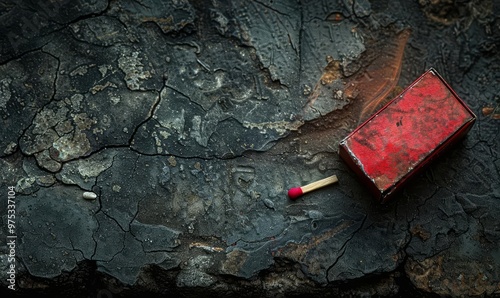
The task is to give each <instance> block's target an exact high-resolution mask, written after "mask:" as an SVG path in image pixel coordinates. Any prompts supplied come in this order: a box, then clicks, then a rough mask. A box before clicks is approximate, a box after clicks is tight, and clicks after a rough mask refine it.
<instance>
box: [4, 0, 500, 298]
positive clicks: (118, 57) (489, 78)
mask: <svg viewBox="0 0 500 298" xmlns="http://www.w3.org/2000/svg"><path fill="white" fill-rule="evenodd" d="M70 6H71V7H70ZM457 7H458V8H457V9H459V11H456V10H453V9H451V8H450V6H449V3H447V1H434V2H433V3H430V2H428V1H427V2H426V1H420V2H418V3H417V2H415V3H410V2H408V3H407V2H396V1H391V2H384V1H365V0H359V1H351V0H343V1H315V2H314V3H313V2H312V1H295V2H293V3H292V2H290V1H285V0H274V1H268V0H255V1H232V2H231V1H225V0H222V1H219V0H217V1H211V2H207V1H184V0H179V1H169V2H164V3H156V2H155V1H150V0H139V1H136V0H126V1H93V2H92V3H85V4H84V3H83V2H82V1H76V2H75V3H71V5H70V3H69V2H67V1H55V2H54V1H52V2H47V3H34V2H33V1H17V2H16V1H4V2H3V5H0V24H1V25H2V26H0V33H3V34H0V114H1V116H2V131H1V133H0V141H1V142H0V144H2V147H1V148H0V168H1V170H0V181H1V183H0V184H2V186H3V187H4V189H7V187H8V186H15V187H16V232H17V236H18V238H17V239H18V243H17V244H18V247H16V253H17V255H16V257H17V262H16V268H19V271H18V274H17V275H16V279H17V280H16V282H17V285H18V286H19V288H18V290H19V295H21V296H28V297H31V296H40V295H41V294H47V295H50V293H64V294H68V295H66V296H78V295H80V296H81V295H83V296H85V297H91V296H95V295H98V296H99V295H100V294H103V293H105V292H99V291H101V290H103V291H104V290H107V291H109V293H112V294H116V295H124V296H134V297H135V296H137V295H138V294H139V295H153V296H155V295H166V294H172V295H170V296H199V295H197V294H203V295H205V296H207V295H208V296H220V295H221V294H225V293H228V292H229V293H237V294H239V295H243V296H251V297H253V296H262V295H265V296H266V297H281V296H289V295H304V294H309V295H311V294H313V295H317V296H319V297H331V296H355V297H360V296H394V295H396V296H425V295H441V296H496V295H498V294H499V293H500V289H499V288H498V284H499V280H500V272H499V270H498V268H500V266H499V264H500V257H499V255H500V251H499V249H498V247H497V246H498V245H497V243H498V242H499V237H500V234H499V230H500V227H499V224H498V218H499V216H500V214H499V208H498V204H497V202H498V199H499V198H500V192H499V190H500V185H499V181H500V174H499V169H500V163H499V161H500V159H499V154H498V152H499V149H498V145H499V142H498V139H499V138H498V135H499V127H500V126H499V125H498V120H496V119H494V117H493V116H492V115H491V114H490V115H485V114H483V113H482V110H483V108H485V107H489V108H491V109H494V108H495V107H496V106H497V105H498V104H499V103H500V101H499V97H498V94H497V92H496V90H495V86H497V85H498V84H496V82H498V75H497V74H498V70H499V68H498V65H500V64H499V58H498V57H499V55H498V46H496V45H497V44H499V40H500V35H499V32H500V30H496V29H498V24H499V18H498V16H497V15H495V14H494V12H495V11H498V10H499V4H498V3H497V2H494V1H490V0H484V1H483V0H469V1H465V2H464V3H461V4H460V5H459V6H457ZM471 7H473V9H472V8H471ZM450 9H451V10H450ZM445 18H446V19H447V20H448V21H449V22H447V21H446V20H445ZM429 41H432V42H429ZM429 66H433V67H435V68H437V69H438V71H439V72H440V73H442V74H443V76H445V77H446V79H447V81H448V82H449V83H450V85H451V86H452V87H453V88H454V89H455V90H456V91H457V93H458V95H459V96H460V97H461V98H462V99H463V100H464V101H465V102H466V103H467V104H468V105H469V106H470V107H471V108H472V110H473V111H474V112H475V113H476V114H477V115H478V116H479V117H478V120H477V123H476V125H475V126H474V127H473V128H472V130H471V131H470V133H469V134H468V135H467V136H466V138H465V139H464V140H463V141H462V142H460V143H458V144H457V146H456V148H454V149H453V150H451V151H449V153H447V154H446V155H444V156H443V157H442V158H441V159H440V160H436V161H435V162H434V163H433V164H432V165H431V166H430V168H429V169H428V170H427V171H425V172H423V173H422V174H421V175H420V176H419V177H416V179H415V180H414V182H412V184H411V185H408V187H406V188H405V189H404V190H403V191H402V192H401V194H400V195H399V196H398V197H397V198H395V200H394V201H393V202H392V203H390V204H388V205H384V206H379V205H378V204H376V203H375V202H374V201H373V200H372V199H371V197H370V196H369V193H368V192H367V191H366V189H365V188H364V187H363V185H361V184H360V183H359V182H358V181H357V180H356V178H355V175H354V174H353V173H352V172H350V170H349V169H348V168H347V167H346V166H345V164H344V163H343V162H342V161H341V160H340V159H339V158H338V155H337V149H336V148H337V147H338V146H337V145H338V142H339V140H341V139H342V138H343V137H345V136H346V135H347V133H349V132H350V131H351V130H352V129H353V128H354V127H356V125H357V123H359V122H362V121H363V118H364V117H367V116H369V114H370V113H371V110H370V109H368V111H367V109H366V107H367V106H368V107H372V108H373V109H376V107H377V106H380V105H383V104H384V102H385V101H386V100H388V99H390V98H391V97H394V96H397V94H398V92H399V91H398V90H401V89H402V88H404V87H405V86H407V85H408V84H409V83H410V82H412V81H413V80H414V78H415V77H418V76H419V75H420V74H421V73H422V71H423V70H424V69H426V68H428V67H429ZM492 113H493V112H492ZM493 114H494V113H493ZM333 174H335V175H337V176H338V177H339V183H338V184H336V185H332V186H328V187H325V188H322V189H319V190H317V191H315V192H311V193H308V194H307V195H305V196H303V197H302V198H300V199H299V200H297V201H290V200H289V199H288V198H287V196H286V191H287V190H288V188H290V187H292V186H297V185H305V184H307V183H310V182H312V181H316V180H319V179H321V178H324V177H327V176H330V175H333ZM85 191H91V192H93V193H95V194H96V196H97V197H96V199H95V200H85V199H83V197H82V194H83V193H84V192H85ZM9 208H10V207H9ZM7 211H8V210H7V207H6V204H0V213H1V214H2V221H3V223H4V225H7V221H8V218H7V215H8V212H7ZM7 233H8V231H6V230H5V229H2V230H1V231H0V236H1V237H4V238H5V237H7V235H8V234H7ZM0 252H1V253H0V267H2V268H7V267H6V266H7V265H8V264H9V262H8V259H7V258H6V256H7V253H8V247H7V246H5V245H3V246H0ZM0 275H1V277H2V278H1V279H0V284H2V286H3V287H2V289H0V292H2V291H4V290H6V289H7V287H6V286H7V278H6V276H7V275H6V271H2V273H1V274H0ZM75 285H84V286H82V287H79V286H75ZM95 285H98V286H99V287H101V288H99V289H96V288H95ZM2 293H3V292H2ZM9 294H10V293H9ZM0 295H2V296H6V295H4V294H0Z"/></svg>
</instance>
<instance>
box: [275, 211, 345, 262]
mask: <svg viewBox="0 0 500 298" xmlns="http://www.w3.org/2000/svg"><path fill="white" fill-rule="evenodd" d="M353 224H354V222H353V221H344V222H342V223H341V224H339V225H337V226H336V227H334V228H332V229H329V230H326V231H325V232H324V233H322V234H320V235H317V236H314V237H312V238H311V239H310V240H309V241H308V242H305V243H289V244H287V245H286V246H285V247H284V248H281V249H278V250H277V252H276V254H275V256H280V257H287V258H289V259H292V260H294V261H297V262H303V261H304V258H305V257H306V256H307V254H308V252H309V251H310V250H312V249H314V248H315V247H317V246H318V245H320V244H321V243H323V242H324V241H326V240H327V239H330V238H332V237H334V236H335V235H337V234H338V233H340V232H342V231H343V230H345V229H347V228H349V227H350V226H352V225H353Z"/></svg>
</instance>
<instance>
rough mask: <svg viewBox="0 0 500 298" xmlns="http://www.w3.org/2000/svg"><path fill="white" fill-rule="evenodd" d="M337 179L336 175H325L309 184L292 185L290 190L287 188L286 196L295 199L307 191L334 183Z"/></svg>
mask: <svg viewBox="0 0 500 298" xmlns="http://www.w3.org/2000/svg"><path fill="white" fill-rule="evenodd" d="M337 181H339V180H338V179H337V176H336V175H332V176H330V177H326V178H324V179H321V180H318V181H315V182H312V183H309V184H307V185H304V186H300V187H292V188H290V190H288V197H289V198H290V199H292V200H295V199H297V198H298V197H300V196H301V195H303V194H305V193H308V192H310V191H313V190H316V189H318V188H321V187H324V186H327V185H330V184H333V183H336V182H337Z"/></svg>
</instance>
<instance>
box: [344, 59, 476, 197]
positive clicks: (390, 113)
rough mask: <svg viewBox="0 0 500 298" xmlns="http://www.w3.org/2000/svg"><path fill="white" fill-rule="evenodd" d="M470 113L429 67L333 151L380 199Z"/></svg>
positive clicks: (439, 148)
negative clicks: (336, 151) (336, 152)
mask: <svg viewBox="0 0 500 298" xmlns="http://www.w3.org/2000/svg"><path fill="white" fill-rule="evenodd" d="M475 120H476V116H475V115H474V113H473V112H472V111H471V110H470V108H469V107H467V105H466V104H465V103H464V102H463V101H462V100H461V99H460V98H459V97H458V95H457V94H456V93H455V91H453V90H452V89H451V87H450V86H449V85H448V84H447V83H446V82H445V80H444V79H443V78H442V77H441V76H440V75H439V74H438V73H437V72H436V70H434V69H432V68H431V69H429V70H428V71H427V72H425V73H424V74H423V75H422V76H421V77H420V78H418V79H417V80H416V81H415V82H413V83H412V84H411V85H410V86H409V87H407V88H406V89H405V90H404V91H403V92H402V93H401V94H400V95H398V96H397V97H396V98H394V99H393V100H391V101H390V102H389V103H388V104H387V105H385V106H384V107H383V108H381V109H380V110H379V111H378V112H376V113H375V114H374V115H372V116H371V117H370V118H369V119H368V120H366V121H365V122H364V123H363V124H361V125H360V126H359V127H357V128H356V129H355V130H354V131H353V132H352V133H350V134H349V135H348V136H347V137H346V138H345V139H343V140H342V141H341V142H340V145H339V146H340V149H339V154H340V157H341V158H342V159H343V160H344V161H345V162H346V163H347V165H348V166H349V167H350V168H351V169H352V170H353V171H354V172H355V173H356V174H357V175H358V176H359V177H360V179H361V181H362V182H363V183H364V184H365V185H367V187H368V188H369V190H370V191H371V193H372V194H373V195H374V196H375V198H376V199H377V200H379V201H380V202H381V203H385V202H387V201H388V200H389V199H390V198H391V197H392V196H393V195H394V193H396V192H397V191H398V190H400V189H401V188H402V187H403V186H404V185H405V184H406V183H407V182H408V181H409V180H411V178H412V177H414V176H415V175H416V174H418V173H419V172H420V171H422V170H423V169H424V168H425V167H426V166H427V165H428V164H429V163H430V162H431V161H432V160H434V159H435V158H436V157H437V156H439V155H440V154H442V153H443V152H444V151H445V150H446V149H448V148H449V147H450V146H452V145H454V144H455V143H457V142H458V141H459V140H460V139H461V138H462V137H463V136H465V135H466V134H467V132H468V131H469V130H470V129H471V127H472V125H473V124H474V122H475Z"/></svg>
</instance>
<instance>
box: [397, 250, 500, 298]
mask: <svg viewBox="0 0 500 298" xmlns="http://www.w3.org/2000/svg"><path fill="white" fill-rule="evenodd" d="M452 262H453V263H454V264H453V266H451V264H450V263H452ZM452 268H453V269H452ZM461 268H462V269H461ZM450 270H453V271H450ZM405 271H406V273H407V274H408V277H409V278H410V280H411V281H412V282H413V284H415V285H416V286H417V288H420V289H423V290H425V291H427V292H431V293H436V294H438V295H443V296H448V295H450V296H452V297H464V296H465V297H469V296H482V295H491V294H492V293H495V292H496V291H498V282H496V281H495V278H493V276H492V274H491V273H490V270H488V269H487V268H484V267H483V266H482V265H480V264H479V263H478V262H477V261H475V260H461V261H459V262H458V263H457V260H452V259H448V258H447V257H445V256H443V255H438V256H435V257H431V258H427V259H424V260H422V261H418V260H413V259H409V260H408V263H407V264H406V266H405ZM451 276H453V277H454V278H450V277H451Z"/></svg>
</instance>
